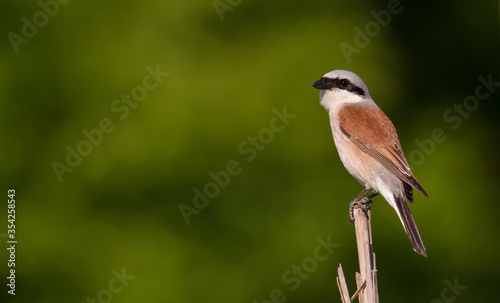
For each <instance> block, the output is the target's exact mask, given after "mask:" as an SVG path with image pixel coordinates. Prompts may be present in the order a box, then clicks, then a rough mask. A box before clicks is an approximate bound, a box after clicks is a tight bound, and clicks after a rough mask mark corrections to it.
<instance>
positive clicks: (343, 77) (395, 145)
mask: <svg viewBox="0 0 500 303" xmlns="http://www.w3.org/2000/svg"><path fill="white" fill-rule="evenodd" d="M313 87H315V88H317V89H320V90H321V92H320V103H321V105H323V106H324V107H325V109H326V110H327V111H328V114H329V116H330V125H331V127H332V133H333V140H334V141H335V145H336V147H337V150H338V152H339V156H340V160H342V163H343V164H344V166H345V168H346V169H347V171H349V173H350V174H351V175H352V176H353V177H354V178H356V180H358V182H359V183H361V184H362V185H363V186H364V187H365V189H364V190H363V191H362V192H361V193H360V194H359V195H358V196H357V197H356V198H355V199H354V200H353V201H352V202H351V203H353V202H354V203H355V202H358V201H360V198H361V197H363V195H364V194H365V193H366V192H368V191H369V190H371V191H373V193H374V194H373V195H371V196H370V197H373V196H374V195H376V194H381V195H382V196H383V197H384V198H385V199H386V200H387V202H389V204H390V205H391V206H392V207H393V208H394V209H395V210H396V213H397V214H398V216H399V219H400V220H401V223H403V226H404V228H405V231H406V233H407V234H408V237H409V238H410V242H411V245H412V246H413V249H414V250H415V251H416V252H417V253H419V254H421V255H423V256H427V252H426V251H425V247H424V243H423V242H422V238H420V234H419V233H418V229H417V226H416V225H415V221H413V217H412V215H411V213H410V209H409V208H408V204H407V203H406V199H408V202H410V203H412V204H413V202H414V199H413V188H415V189H416V190H418V191H419V192H421V193H422V194H423V195H424V196H426V197H427V193H426V192H425V190H424V189H423V188H422V186H420V184H419V183H418V181H417V179H416V178H415V177H414V176H413V174H412V172H411V171H410V167H409V165H408V162H407V161H406V159H405V155H404V153H403V149H402V147H401V143H399V139H398V134H397V133H396V129H395V128H394V125H393V124H392V122H391V120H389V118H388V117H387V116H386V115H385V114H384V112H382V110H381V109H380V108H379V107H378V106H377V105H376V104H375V102H373V100H372V98H371V96H370V93H369V92H368V88H367V87H366V85H365V83H364V82H363V80H361V78H360V77H359V76H358V75H356V74H355V73H353V72H350V71H346V70H334V71H331V72H329V73H327V74H325V75H324V76H323V77H322V78H321V79H320V80H318V81H316V82H314V83H313ZM405 196H406V199H405ZM364 200H365V201H367V200H368V199H366V197H365V198H364Z"/></svg>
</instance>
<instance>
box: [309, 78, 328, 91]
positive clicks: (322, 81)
mask: <svg viewBox="0 0 500 303" xmlns="http://www.w3.org/2000/svg"><path fill="white" fill-rule="evenodd" d="M312 86H313V87H314V88H317V89H330V88H332V86H331V85H329V84H326V82H325V79H323V78H321V79H319V80H318V81H316V82H314V83H313V84H312Z"/></svg>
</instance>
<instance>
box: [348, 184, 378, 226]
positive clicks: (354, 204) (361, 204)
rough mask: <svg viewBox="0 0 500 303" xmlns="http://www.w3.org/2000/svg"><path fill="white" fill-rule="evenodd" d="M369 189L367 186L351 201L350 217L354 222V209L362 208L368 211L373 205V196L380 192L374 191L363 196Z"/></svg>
mask: <svg viewBox="0 0 500 303" xmlns="http://www.w3.org/2000/svg"><path fill="white" fill-rule="evenodd" d="M367 191H368V188H365V189H364V190H363V191H362V192H361V193H360V194H359V195H358V196H357V197H356V198H354V199H353V200H352V201H351V203H349V218H350V219H351V222H354V209H355V208H361V209H362V210H363V211H364V212H365V213H366V212H367V211H368V210H369V209H370V207H371V205H372V200H371V198H373V197H375V196H376V195H378V193H373V194H371V195H368V196H366V197H363V195H364V194H366V192H367ZM361 197H363V198H361ZM360 198H361V199H360Z"/></svg>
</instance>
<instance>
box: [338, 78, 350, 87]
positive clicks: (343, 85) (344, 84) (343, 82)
mask: <svg viewBox="0 0 500 303" xmlns="http://www.w3.org/2000/svg"><path fill="white" fill-rule="evenodd" d="M339 84H340V87H342V88H346V87H347V86H348V85H349V80H347V79H340V81H339Z"/></svg>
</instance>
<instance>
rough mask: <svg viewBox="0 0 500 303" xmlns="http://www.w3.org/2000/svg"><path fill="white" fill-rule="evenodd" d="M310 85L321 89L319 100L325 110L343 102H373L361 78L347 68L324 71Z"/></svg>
mask: <svg viewBox="0 0 500 303" xmlns="http://www.w3.org/2000/svg"><path fill="white" fill-rule="evenodd" d="M312 86H313V87H314V88H317V89H320V90H321V93H320V102H321V105H323V107H325V109H326V110H327V111H330V110H332V109H333V108H334V107H335V106H336V105H341V104H345V103H357V102H363V101H365V102H373V100H372V98H371V96H370V92H369V91H368V88H367V87H366V85H365V83H364V82H363V80H361V78H360V77H359V76H358V75H356V74H355V73H353V72H350V71H347V70H341V69H337V70H334V71H331V72H329V73H326V74H325V75H324V76H323V77H322V78H321V79H319V80H318V81H316V82H314V83H313V84H312Z"/></svg>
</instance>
